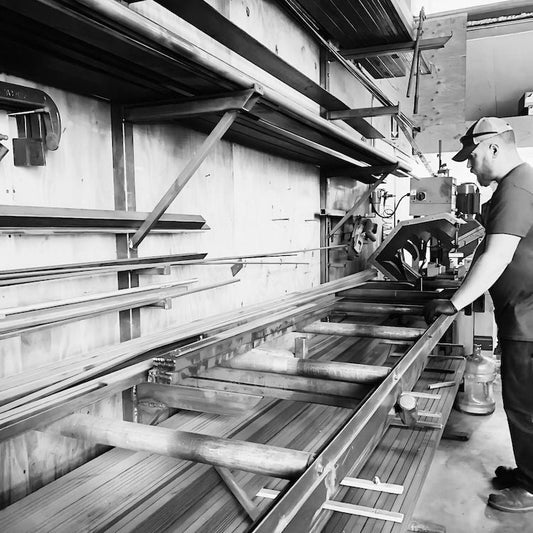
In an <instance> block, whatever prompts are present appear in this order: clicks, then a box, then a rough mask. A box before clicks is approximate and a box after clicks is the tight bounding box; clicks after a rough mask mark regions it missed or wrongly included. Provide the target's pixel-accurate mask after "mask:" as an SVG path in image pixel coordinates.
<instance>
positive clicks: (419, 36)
mask: <svg viewBox="0 0 533 533" xmlns="http://www.w3.org/2000/svg"><path fill="white" fill-rule="evenodd" d="M425 18H426V17H425V15H424V8H423V7H422V9H421V10H420V16H419V19H418V29H417V32H416V40H415V48H414V52H413V59H412V61H411V70H410V72H409V82H408V84H407V94H406V96H407V97H408V98H409V96H410V94H411V87H412V85H413V79H414V77H415V75H417V73H418V69H419V61H418V57H419V54H420V40H421V39H422V34H423V33H424V19H425ZM415 107H416V106H415ZM414 112H415V113H416V111H414Z"/></svg>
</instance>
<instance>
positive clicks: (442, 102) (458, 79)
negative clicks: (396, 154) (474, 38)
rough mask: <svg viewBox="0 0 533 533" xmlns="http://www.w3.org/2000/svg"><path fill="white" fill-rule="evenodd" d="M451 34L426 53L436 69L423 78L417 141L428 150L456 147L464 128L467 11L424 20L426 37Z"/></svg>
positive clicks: (423, 150) (417, 118)
mask: <svg viewBox="0 0 533 533" xmlns="http://www.w3.org/2000/svg"><path fill="white" fill-rule="evenodd" d="M445 35H451V36H452V37H451V39H450V40H449V41H448V43H447V44H446V46H445V47H444V48H442V49H439V50H433V51H427V52H424V57H425V58H426V60H427V61H429V62H431V63H433V72H432V73H431V74H427V75H424V76H422V78H421V81H420V100H419V113H418V115H417V116H415V122H417V123H418V124H419V125H420V127H421V129H422V131H421V133H419V134H418V135H417V136H416V141H417V143H418V145H419V147H420V149H421V150H422V152H426V153H435V152H438V150H439V140H442V145H443V151H452V150H455V149H456V147H457V145H458V139H459V137H460V136H461V135H462V134H463V133H464V131H465V130H466V128H465V97H466V13H464V14H461V15H454V16H446V17H435V18H430V19H428V20H427V21H426V22H425V23H424V39H430V38H432V37H441V36H445Z"/></svg>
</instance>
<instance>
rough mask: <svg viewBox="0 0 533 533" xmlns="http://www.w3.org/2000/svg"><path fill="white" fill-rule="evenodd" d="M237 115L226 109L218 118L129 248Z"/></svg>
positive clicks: (134, 244)
mask: <svg viewBox="0 0 533 533" xmlns="http://www.w3.org/2000/svg"><path fill="white" fill-rule="evenodd" d="M238 115H239V111H236V110H233V111H226V113H225V114H224V116H223V117H222V118H221V119H220V121H219V122H218V124H217V125H216V126H215V128H214V129H213V131H212V132H211V133H210V134H209V135H208V136H207V138H206V139H205V141H204V142H203V144H202V146H201V147H200V149H199V150H198V152H197V153H196V154H195V155H194V157H193V158H192V159H191V160H190V161H189V163H188V164H187V166H186V167H185V168H184V169H183V170H182V171H181V173H180V174H179V176H178V177H177V178H176V180H175V181H174V183H172V185H171V186H170V188H169V189H168V190H167V192H166V193H165V194H164V195H163V197H162V198H161V200H159V202H158V203H157V205H156V206H155V207H154V210H153V211H152V212H151V213H150V214H149V215H148V217H147V218H146V220H145V221H144V222H143V223H142V224H141V227H140V228H139V229H138V230H137V232H136V233H135V235H134V236H133V237H132V238H131V240H130V248H136V247H137V246H139V244H140V243H141V242H142V241H143V239H144V238H145V237H146V235H148V232H149V231H150V230H151V229H152V228H153V227H154V226H155V224H157V221H158V220H159V219H160V218H161V216H162V215H163V214H164V212H165V211H166V210H167V209H168V208H169V206H170V204H171V203H172V202H173V201H174V199H175V198H176V196H177V195H178V194H179V193H180V191H181V190H182V189H183V188H184V187H185V185H187V183H188V182H189V180H190V179H191V178H192V176H193V174H194V173H195V172H196V171H197V170H198V167H199V166H200V165H201V164H202V163H203V161H204V159H205V158H206V157H207V156H208V155H209V153H210V152H211V150H212V149H213V147H214V145H215V144H216V143H217V142H218V141H219V140H220V139H221V138H222V136H223V135H224V133H226V131H228V129H229V128H230V127H231V125H232V124H233V123H234V122H235V120H236V119H237V117H238Z"/></svg>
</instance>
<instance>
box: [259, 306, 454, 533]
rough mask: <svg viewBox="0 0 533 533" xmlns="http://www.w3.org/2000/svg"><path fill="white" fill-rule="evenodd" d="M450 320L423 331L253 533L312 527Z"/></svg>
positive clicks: (295, 532) (293, 532)
mask: <svg viewBox="0 0 533 533" xmlns="http://www.w3.org/2000/svg"><path fill="white" fill-rule="evenodd" d="M454 319H455V317H454V316H444V315H442V316H440V317H439V318H438V319H437V320H436V321H435V322H434V323H433V324H432V325H431V326H430V327H429V328H428V329H427V331H426V332H425V333H424V335H423V336H422V337H421V338H420V339H419V340H418V341H417V342H416V343H415V344H414V345H413V347H412V348H411V349H410V350H409V351H408V352H407V353H406V355H405V356H404V357H403V358H402V359H400V361H399V362H398V363H397V364H396V365H395V366H394V367H393V369H392V371H391V373H390V374H389V376H387V377H386V378H385V379H384V380H383V382H382V383H381V384H380V385H379V386H378V387H377V388H376V389H375V391H374V392H373V393H372V394H371V396H370V397H369V398H368V399H367V401H365V402H364V403H363V404H362V405H361V406H360V408H359V409H358V410H357V412H356V413H355V414H354V415H353V417H352V418H351V419H350V420H349V421H348V423H347V424H346V425H345V426H344V428H343V429H342V430H341V431H340V432H339V433H338V434H337V436H336V437H335V438H333V440H332V441H331V442H330V443H329V444H328V445H327V447H326V448H325V449H324V450H323V451H322V453H321V454H320V455H319V456H318V457H317V458H316V459H315V461H314V462H313V464H312V465H311V466H310V467H309V468H308V469H307V470H306V472H305V473H304V474H303V475H302V476H300V478H299V479H298V480H297V481H295V482H294V483H293V485H292V486H291V487H290V488H289V489H288V490H287V491H286V492H284V493H283V495H282V496H281V498H280V499H279V500H278V501H277V502H276V503H275V504H274V506H273V507H272V508H271V509H270V510H269V511H268V513H267V514H266V515H265V516H264V517H263V519H262V520H260V521H259V522H258V523H257V524H256V525H255V526H254V527H253V528H252V529H251V531H252V532H253V533H280V532H282V531H285V532H289V531H290V533H309V532H310V531H314V529H313V525H314V524H315V523H316V521H317V520H318V519H319V516H320V514H319V511H320V509H321V508H322V505H323V504H324V502H325V501H327V500H330V499H332V498H333V496H334V495H335V493H336V491H337V489H338V488H339V483H340V481H341V480H342V479H343V478H345V477H346V476H347V475H348V474H349V472H350V471H351V470H353V469H355V468H357V466H358V465H360V464H362V463H364V462H365V461H366V460H367V459H368V457H369V455H370V454H371V452H372V451H373V449H374V448H375V446H376V445H377V444H378V442H379V440H380V439H381V436H382V435H383V433H384V431H385V429H386V427H387V421H388V416H389V411H390V409H391V408H392V407H393V406H394V404H395V403H396V401H397V399H398V397H399V395H400V394H401V393H402V392H403V391H409V390H411V389H412V388H413V386H414V384H415V383H416V381H417V380H418V378H419V377H420V374H421V373H422V370H423V368H424V366H425V364H426V361H427V357H428V354H429V353H430V352H431V350H432V349H433V348H434V347H435V345H436V344H437V343H438V341H439V339H440V338H441V337H442V335H443V334H444V332H445V331H446V330H447V329H448V328H449V327H450V325H451V324H452V322H453V321H454Z"/></svg>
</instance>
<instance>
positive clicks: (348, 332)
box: [299, 322, 425, 340]
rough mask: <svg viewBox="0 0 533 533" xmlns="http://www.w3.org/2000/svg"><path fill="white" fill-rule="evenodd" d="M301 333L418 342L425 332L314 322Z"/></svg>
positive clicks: (411, 329)
mask: <svg viewBox="0 0 533 533" xmlns="http://www.w3.org/2000/svg"><path fill="white" fill-rule="evenodd" d="M299 331H301V332H302V333H315V334H318V335H342V336H344V337H370V338H374V339H390V340H416V339H418V338H419V337H420V336H421V335H422V334H423V333H424V331H425V329H423V328H400V327H397V326H377V325H374V324H344V323H340V322H313V323H312V324H308V325H307V326H304V327H303V328H300V329H299Z"/></svg>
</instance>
